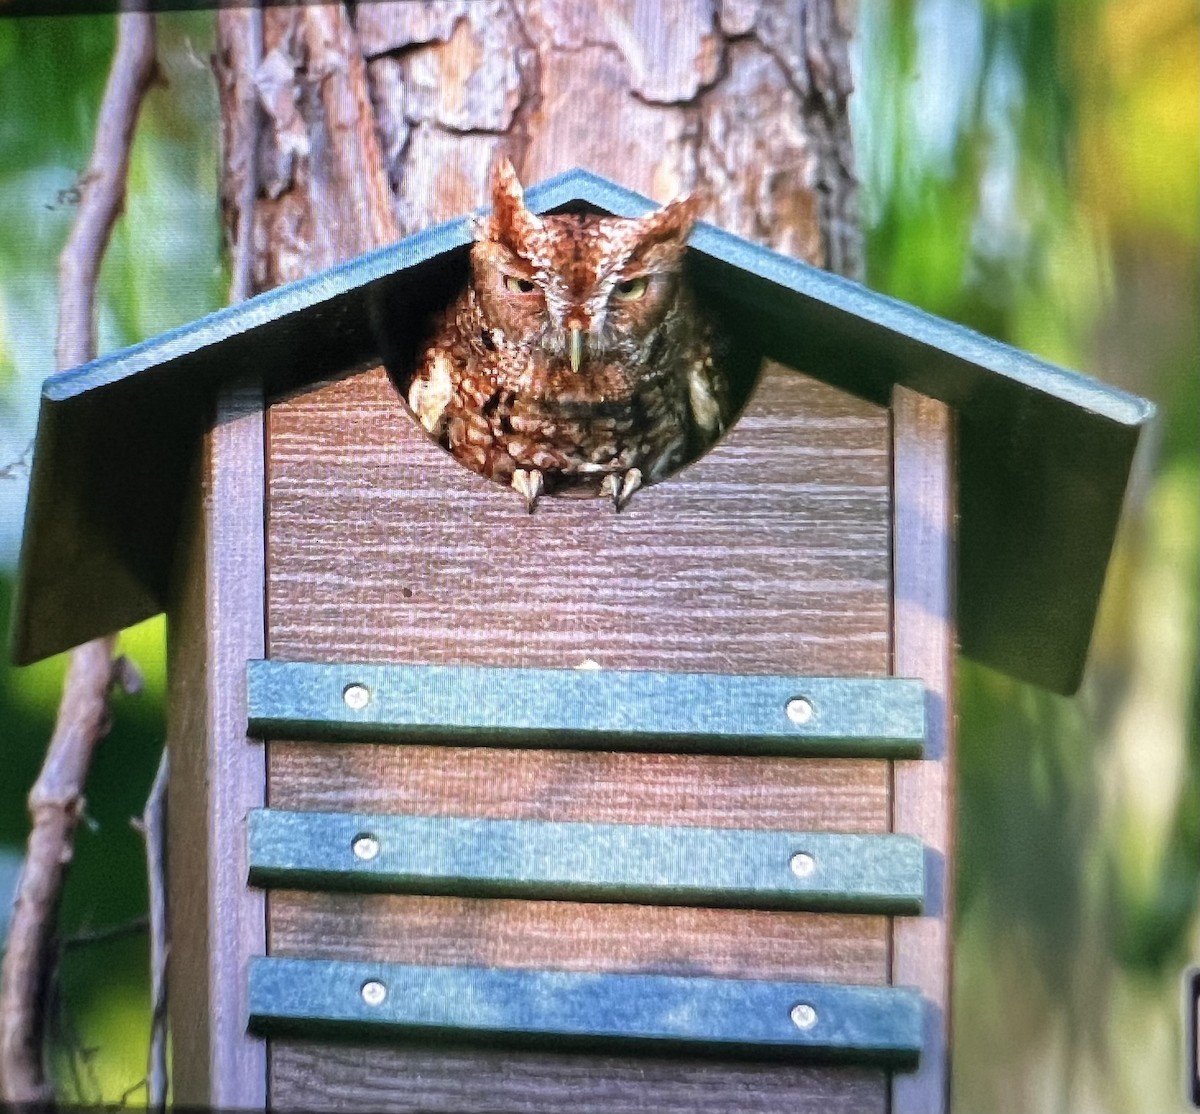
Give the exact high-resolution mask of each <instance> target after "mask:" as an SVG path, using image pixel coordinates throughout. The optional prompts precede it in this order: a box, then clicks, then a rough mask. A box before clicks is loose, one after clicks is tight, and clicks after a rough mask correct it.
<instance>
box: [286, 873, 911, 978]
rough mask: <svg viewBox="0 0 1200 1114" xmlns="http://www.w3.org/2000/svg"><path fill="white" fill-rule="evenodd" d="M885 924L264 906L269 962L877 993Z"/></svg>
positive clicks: (385, 901) (499, 909) (684, 914)
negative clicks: (786, 983)
mask: <svg viewBox="0 0 1200 1114" xmlns="http://www.w3.org/2000/svg"><path fill="white" fill-rule="evenodd" d="M884 922H885V918H883V917H874V916H831V915H818V914H813V913H764V912H759V911H756V910H745V909H694V908H680V907H671V906H655V905H632V906H628V905H597V904H586V905H585V904H577V903H574V902H559V901H516V900H508V899H499V900H497V899H481V898H460V897H406V896H402V895H396V894H348V893H317V894H314V893H300V892H296V891H291V890H278V891H274V892H272V894H271V939H270V947H271V954H272V955H282V956H295V957H299V958H304V957H307V958H310V959H342V960H357V959H377V960H381V961H384V962H389V963H413V964H443V963H444V964H449V965H452V966H471V965H480V964H483V965H485V966H488V967H546V968H551V969H554V970H560V971H596V970H605V971H618V972H625V973H628V974H643V975H649V974H658V975H724V976H728V977H730V978H748V979H754V978H757V979H776V978H777V979H793V980H795V981H797V982H804V981H806V980H821V981H828V982H846V983H883V982H886V980H887V959H888V950H887V941H886V934H885V933H884V932H883V931H882V930H883V929H884V928H885V927H886V926H885V923H884Z"/></svg>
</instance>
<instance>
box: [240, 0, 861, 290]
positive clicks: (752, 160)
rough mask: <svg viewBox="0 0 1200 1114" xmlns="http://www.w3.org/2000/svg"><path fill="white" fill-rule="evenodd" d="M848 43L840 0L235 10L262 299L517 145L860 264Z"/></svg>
mask: <svg viewBox="0 0 1200 1114" xmlns="http://www.w3.org/2000/svg"><path fill="white" fill-rule="evenodd" d="M257 19H261V21H262V35H261V56H258V55H257V53H256V50H255V45H254V44H255V35H254V34H253V33H252V28H253V21H255V20H257ZM848 37H849V28H848V24H847V20H846V19H845V17H844V15H843V12H842V5H841V4H839V3H838V2H836V0H680V2H678V3H674V4H670V5H662V4H659V3H657V2H656V0H596V2H594V3H589V4H579V3H576V2H574V0H433V2H428V3H404V4H359V5H357V6H356V7H355V9H354V11H353V14H351V13H350V12H349V11H347V10H346V9H345V8H343V7H341V6H336V5H334V6H308V5H302V6H295V7H289V8H271V9H268V10H266V11H265V12H261V13H259V12H254V11H247V10H245V9H242V10H238V11H230V12H224V13H222V14H221V16H220V30H219V46H218V56H217V71H218V76H219V80H220V86H221V106H222V119H223V124H224V135H225V153H226V160H225V174H224V178H223V183H222V198H223V203H224V212H225V223H226V230H227V233H228V235H229V238H230V242H231V243H233V244H238V243H239V242H240V243H242V244H249V245H250V259H249V261H248V269H249V275H250V281H249V282H248V284H247V291H246V292H249V293H253V292H257V291H260V290H264V289H268V288H270V287H272V286H275V285H277V284H279V283H282V282H287V281H290V280H292V279H296V278H299V277H301V276H303V275H306V274H309V273H311V272H312V271H315V270H318V269H320V268H322V267H326V266H329V265H331V264H333V263H335V262H337V261H339V260H341V259H345V258H348V257H350V256H353V255H355V254H357V253H359V252H362V251H366V250H368V249H370V248H373V247H377V246H380V245H381V244H385V243H388V242H390V241H392V240H393V239H395V238H396V237H397V236H401V235H406V234H408V233H411V232H415V231H418V230H420V229H422V228H425V227H427V226H429V225H430V224H434V223H436V222H438V221H441V220H445V219H447V218H449V217H453V216H457V215H459V214H461V213H463V212H466V211H468V210H471V209H474V208H476V207H478V206H479V205H481V204H482V203H483V202H484V201H485V199H486V188H485V187H486V181H487V172H488V168H489V166H490V165H491V163H492V160H493V159H494V158H495V157H496V155H497V154H498V153H500V152H503V153H506V154H508V155H509V156H510V157H511V158H512V160H513V162H514V164H515V166H516V167H517V170H518V173H519V174H520V175H521V177H522V179H523V180H524V181H525V182H526V183H532V182H536V181H538V180H540V179H542V178H545V177H548V176H549V175H552V174H555V173H558V172H559V171H562V170H567V169H570V168H571V167H574V166H582V167H585V168H587V169H590V170H594V171H596V172H597V173H600V174H603V175H605V176H606V177H609V178H613V179H614V180H617V181H619V182H620V183H621V184H622V185H625V186H628V187H630V188H631V189H634V190H638V191H639V192H641V193H644V194H647V195H648V196H650V197H652V198H654V199H655V200H657V201H660V202H661V201H666V200H668V199H669V198H670V197H672V196H674V195H676V194H678V193H682V192H685V191H695V192H698V193H699V194H700V195H701V197H702V199H703V209H702V215H703V217H704V219H706V220H710V221H712V222H713V223H715V224H718V225H720V226H722V227H724V228H727V229H729V230H730V231H732V232H735V233H737V234H739V235H742V236H745V237H747V238H750V239H753V240H756V241H759V242H761V243H765V244H768V245H770V246H771V247H774V248H776V249H778V250H780V251H783V252H786V253H787V254H789V255H794V256H798V257H800V258H803V259H805V260H807V261H809V262H811V263H815V264H817V265H819V266H823V267H828V268H830V269H832V270H835V271H838V272H840V273H842V274H846V275H849V276H851V277H858V276H859V275H860V273H861V270H862V238H861V234H860V231H859V227H858V222H857V217H856V212H855V204H856V201H855V192H856V185H855V179H854V173H853V162H852V149H851V142H850V129H849V121H848V115H847V99H848V96H849V93H850V89H851V80H850V66H849V59H848V52H847V45H848ZM255 99H257V108H255V105H254V101H255ZM606 122H607V123H606ZM247 152H250V154H249V155H248V154H247ZM248 176H249V177H250V178H251V182H250V183H248ZM248 185H252V186H253V188H248ZM251 198H252V199H253V203H252V211H251V212H247V204H248V201H249V199H251ZM247 222H249V223H247Z"/></svg>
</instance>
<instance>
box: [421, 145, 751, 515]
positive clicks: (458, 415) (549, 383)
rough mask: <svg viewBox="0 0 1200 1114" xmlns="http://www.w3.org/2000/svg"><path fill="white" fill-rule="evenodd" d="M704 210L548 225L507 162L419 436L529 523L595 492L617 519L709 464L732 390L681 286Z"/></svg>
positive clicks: (429, 348)
mask: <svg viewBox="0 0 1200 1114" xmlns="http://www.w3.org/2000/svg"><path fill="white" fill-rule="evenodd" d="M696 208H697V206H696V203H695V201H694V200H693V199H691V198H686V197H685V198H679V199H677V200H675V201H672V202H671V203H670V204H668V205H666V206H665V207H663V208H662V209H658V210H657V211H655V212H653V213H650V214H648V215H647V216H644V217H640V218H638V219H634V220H627V219H620V218H616V217H598V216H592V215H579V214H573V215H571V214H568V215H560V216H544V217H539V216H537V215H536V214H534V213H532V212H531V211H530V210H529V209H528V208H526V206H525V201H524V195H523V193H522V190H521V184H520V182H518V181H517V176H516V173H515V171H514V170H513V168H512V165H511V163H509V162H508V161H507V160H502V161H501V162H500V163H499V164H498V165H497V167H496V170H495V173H494V175H493V180H492V212H491V215H490V216H489V217H487V218H485V219H483V220H480V221H478V222H477V224H476V228H475V237H476V238H475V243H474V245H473V246H472V250H471V278H470V281H469V282H468V283H467V286H466V288H465V289H464V290H463V291H462V293H461V294H459V295H458V297H457V298H456V299H455V300H454V301H453V302H452V303H451V304H450V306H449V307H448V308H447V309H446V310H445V311H444V313H443V314H442V315H441V316H440V317H439V319H438V320H437V322H436V324H435V326H434V329H433V332H432V335H431V336H430V339H429V340H428V341H427V343H426V347H425V349H424V353H423V355H422V356H421V358H420V362H419V364H418V368H417V371H416V374H415V375H414V377H413V379H412V382H411V384H410V385H409V390H408V403H409V406H410V407H411V408H412V410H413V412H414V413H415V414H416V416H417V418H418V419H419V420H420V422H421V424H422V425H423V426H424V427H425V428H426V429H427V430H428V431H429V432H430V433H432V434H433V435H434V436H435V437H437V438H439V439H440V441H441V443H442V444H443V445H444V446H445V447H446V448H447V449H449V451H450V452H451V453H452V454H453V455H454V456H455V457H456V458H457V459H458V460H459V461H461V462H462V463H463V464H465V465H466V466H467V467H468V468H472V469H474V470H475V471H476V472H479V473H481V474H482V475H484V476H487V477H489V478H491V479H496V480H501V481H504V482H507V483H510V484H511V485H512V486H513V487H514V488H515V489H516V490H517V491H518V492H519V493H520V494H521V495H522V496H524V498H525V503H526V506H527V507H528V509H529V511H530V512H532V511H533V509H534V507H535V506H536V504H537V501H538V498H539V496H540V495H541V494H542V493H543V491H555V490H564V491H570V490H572V489H583V490H584V491H585V492H587V491H588V489H589V488H590V489H591V493H595V492H596V491H599V492H601V493H603V494H605V495H607V496H608V497H609V498H610V499H611V500H612V502H613V505H614V506H615V507H616V509H617V510H620V509H621V508H622V507H624V506H625V504H626V503H628V501H629V499H630V497H631V496H632V495H633V493H634V492H635V491H637V489H638V488H639V487H641V486H642V485H643V484H644V483H652V482H653V481H655V480H658V479H660V478H661V477H662V476H664V475H666V474H667V473H669V472H671V471H672V470H673V469H675V468H677V467H678V466H679V465H680V464H682V463H683V462H685V461H687V460H689V459H691V458H692V457H694V456H696V455H698V454H699V453H700V452H702V451H703V450H704V449H705V448H707V446H708V445H710V444H712V442H713V441H715V440H716V438H717V437H719V436H720V434H721V432H722V431H723V429H724V428H725V425H726V422H727V420H728V416H729V415H728V408H729V402H728V398H729V392H728V387H727V383H726V379H725V374H724V372H723V370H722V367H721V357H722V349H723V345H722V342H721V339H720V336H719V334H718V332H717V331H716V330H715V329H714V328H713V326H712V325H711V324H710V323H708V322H706V321H705V320H704V318H703V317H702V316H701V314H700V312H699V310H698V308H697V305H696V302H695V300H694V297H693V295H692V293H691V291H690V290H689V289H688V286H687V283H686V282H685V280H684V276H683V256H684V249H685V244H686V242H687V238H688V234H689V233H690V231H691V228H692V223H693V222H694V220H695V217H696Z"/></svg>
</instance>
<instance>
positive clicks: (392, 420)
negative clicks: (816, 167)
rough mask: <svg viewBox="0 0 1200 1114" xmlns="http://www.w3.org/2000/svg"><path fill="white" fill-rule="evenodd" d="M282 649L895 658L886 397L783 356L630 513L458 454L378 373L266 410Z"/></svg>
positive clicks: (510, 655)
mask: <svg viewBox="0 0 1200 1114" xmlns="http://www.w3.org/2000/svg"><path fill="white" fill-rule="evenodd" d="M269 421H270V457H269V467H270V484H271V501H270V537H269V545H270V550H271V554H272V574H271V577H270V581H269V585H268V598H269V614H270V638H271V656H272V657H279V658H292V659H298V660H305V659H307V660H313V658H314V655H315V656H317V657H324V658H327V659H330V660H351V661H352V660H367V661H371V660H375V661H408V662H454V663H473V664H481V665H486V664H496V663H498V662H502V663H504V664H508V665H531V666H544V667H550V668H553V667H558V668H572V667H574V666H578V665H579V664H581V663H582V662H584V661H586V660H591V661H594V662H596V663H597V664H598V665H600V666H601V667H603V668H606V669H621V668H629V669H664V670H670V669H675V670H694V671H704V670H711V671H714V672H722V673H789V672H790V673H811V674H821V673H829V674H860V675H884V674H886V672H887V666H888V649H889V637H888V616H889V601H888V587H889V579H890V568H889V566H890V556H891V555H890V550H889V545H890V536H889V522H888V517H889V516H888V505H889V497H890V496H889V474H888V472H889V455H888V426H887V414H886V411H884V410H882V409H880V408H878V407H875V406H872V405H870V404H869V403H865V402H858V401H856V400H852V399H849V398H847V397H846V396H844V395H842V394H840V393H839V392H836V391H834V390H832V389H831V388H829V387H825V386H823V385H821V384H818V383H816V382H815V381H813V380H809V379H805V378H804V377H802V376H799V375H796V374H795V373H791V372H787V371H785V370H783V369H769V370H768V372H767V373H766V374H765V375H764V377H763V380H762V382H761V383H760V385H759V388H758V390H757V392H756V393H755V395H754V397H753V398H752V399H751V401H750V404H749V405H748V407H747V410H746V412H745V413H744V414H743V415H742V417H741V419H740V420H739V421H738V423H737V424H736V426H735V427H734V428H733V430H732V431H731V433H730V434H729V436H728V437H727V438H726V439H725V440H724V441H723V442H721V443H720V444H719V445H718V446H717V447H716V448H715V449H714V450H713V451H712V452H710V453H709V454H708V455H707V456H705V457H704V458H702V459H701V460H699V461H697V462H696V463H695V464H693V465H691V466H690V467H688V468H686V469H685V470H684V471H683V472H681V473H679V474H678V475H676V476H675V477H673V478H672V479H671V480H670V481H668V482H666V483H663V484H659V485H658V486H656V487H653V488H650V489H648V490H646V491H642V492H640V493H639V494H638V495H637V497H636V498H635V499H634V500H633V502H632V503H631V504H630V506H629V508H628V509H627V510H625V511H624V512H622V513H621V514H619V515H617V514H614V513H613V512H612V511H611V510H609V509H608V508H606V507H605V506H604V505H603V503H602V501H600V500H598V499H567V498H548V499H546V500H544V501H543V502H542V503H541V504H539V507H538V512H537V513H536V514H534V515H527V514H525V513H524V512H523V508H522V505H521V502H520V499H519V497H517V496H516V495H515V494H514V493H513V492H511V491H509V490H507V489H506V488H504V487H502V486H500V485H497V484H494V483H492V482H490V481H488V480H485V479H483V478H482V477H480V476H478V475H476V474H475V473H473V472H470V471H468V470H467V469H466V468H463V467H462V466H460V465H458V464H457V463H456V462H454V461H453V460H451V459H450V458H449V457H448V456H447V455H446V454H445V453H444V452H442V450H441V449H440V448H438V447H437V446H436V445H435V444H433V443H432V442H431V441H430V440H429V439H428V438H427V437H426V436H425V435H424V433H423V432H422V431H421V430H420V429H419V428H418V427H417V426H416V425H415V423H414V421H413V419H412V418H411V417H410V415H409V414H408V412H407V410H406V409H405V408H404V406H403V405H402V404H401V403H400V401H399V399H398V398H397V396H396V394H395V392H394V390H393V389H392V387H391V385H390V384H389V382H388V380H387V378H386V377H385V375H384V374H383V372H382V371H379V370H375V371H371V372H368V373H365V374H361V375H356V376H350V377H348V378H345V379H342V380H340V381H337V382H334V383H329V384H326V385H323V386H319V387H318V388H316V389H314V390H312V391H309V392H306V393H303V394H300V395H297V396H295V397H293V398H291V399H288V400H286V401H281V402H279V403H277V404H276V405H274V406H273V407H272V408H271V413H270V419H269Z"/></svg>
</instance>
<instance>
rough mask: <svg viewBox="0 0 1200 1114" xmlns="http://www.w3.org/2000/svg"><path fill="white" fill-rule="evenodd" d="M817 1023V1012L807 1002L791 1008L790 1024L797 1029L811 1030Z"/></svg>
mask: <svg viewBox="0 0 1200 1114" xmlns="http://www.w3.org/2000/svg"><path fill="white" fill-rule="evenodd" d="M816 1023H817V1011H816V1010H814V1009H813V1008H812V1006H810V1005H809V1004H808V1003H807V1002H798V1003H797V1004H796V1005H794V1006H793V1007H792V1024H793V1025H795V1026H796V1028H797V1029H811V1028H812V1027H813V1026H814V1025H815V1024H816Z"/></svg>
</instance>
